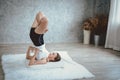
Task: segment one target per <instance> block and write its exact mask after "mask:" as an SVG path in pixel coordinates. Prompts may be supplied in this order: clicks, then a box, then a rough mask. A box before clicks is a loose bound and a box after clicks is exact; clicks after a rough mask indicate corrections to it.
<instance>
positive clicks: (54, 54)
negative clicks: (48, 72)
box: [48, 52, 61, 62]
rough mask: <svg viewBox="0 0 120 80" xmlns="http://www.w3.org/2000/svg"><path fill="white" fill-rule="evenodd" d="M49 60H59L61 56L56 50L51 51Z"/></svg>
mask: <svg viewBox="0 0 120 80" xmlns="http://www.w3.org/2000/svg"><path fill="white" fill-rule="evenodd" d="M48 59H49V62H57V61H60V60H61V56H60V54H59V53H57V52H52V53H50V54H49V56H48Z"/></svg>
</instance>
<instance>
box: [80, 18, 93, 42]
mask: <svg viewBox="0 0 120 80" xmlns="http://www.w3.org/2000/svg"><path fill="white" fill-rule="evenodd" d="M90 19H91V18H88V19H86V20H85V21H83V25H82V29H83V35H84V38H83V43H84V44H89V43H90V34H91V31H92V30H93V29H94V25H93V24H92V23H91V21H90Z"/></svg>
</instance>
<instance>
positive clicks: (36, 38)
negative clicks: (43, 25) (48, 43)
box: [30, 28, 44, 46]
mask: <svg viewBox="0 0 120 80" xmlns="http://www.w3.org/2000/svg"><path fill="white" fill-rule="evenodd" d="M43 36H44V34H37V33H35V28H31V30H30V38H31V40H32V42H33V44H34V45H35V46H41V45H43V44H44V39H43Z"/></svg>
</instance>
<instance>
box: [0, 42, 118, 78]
mask: <svg viewBox="0 0 120 80" xmlns="http://www.w3.org/2000/svg"><path fill="white" fill-rule="evenodd" d="M29 45H31V44H9V45H8V44H6V45H5V44H4V45H3V44H1V45H0V56H2V55H3V54H4V55H6V54H20V53H25V52H26V50H27V48H28V46H29ZM46 47H47V49H48V50H49V51H50V52H51V51H57V50H58V51H67V52H68V54H69V55H70V56H71V57H72V59H73V60H75V61H76V62H78V63H79V64H82V65H83V66H85V67H86V68H87V69H88V70H89V71H90V72H92V73H93V74H94V75H95V78H92V79H81V80H118V79H120V52H119V51H114V50H111V49H104V47H101V46H99V47H95V46H94V45H83V44H82V43H50V44H46ZM0 61H1V58H0ZM0 80H4V73H3V70H2V65H1V63H0Z"/></svg>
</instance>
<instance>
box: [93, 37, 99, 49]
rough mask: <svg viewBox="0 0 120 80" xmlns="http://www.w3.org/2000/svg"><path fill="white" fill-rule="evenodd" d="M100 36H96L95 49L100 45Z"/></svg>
mask: <svg viewBox="0 0 120 80" xmlns="http://www.w3.org/2000/svg"><path fill="white" fill-rule="evenodd" d="M99 40H100V35H94V44H95V47H97V46H98V45H99Z"/></svg>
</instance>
